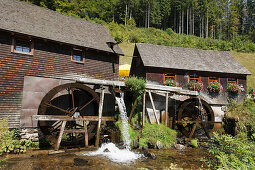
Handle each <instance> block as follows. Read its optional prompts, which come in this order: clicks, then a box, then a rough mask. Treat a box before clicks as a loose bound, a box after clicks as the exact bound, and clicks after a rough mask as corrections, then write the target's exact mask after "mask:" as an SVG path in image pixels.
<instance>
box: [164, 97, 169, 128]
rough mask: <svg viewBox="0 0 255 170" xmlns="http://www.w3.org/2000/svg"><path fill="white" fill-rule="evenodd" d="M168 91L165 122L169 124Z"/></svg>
mask: <svg viewBox="0 0 255 170" xmlns="http://www.w3.org/2000/svg"><path fill="white" fill-rule="evenodd" d="M168 120H169V119H168V92H166V113H165V124H166V126H168Z"/></svg>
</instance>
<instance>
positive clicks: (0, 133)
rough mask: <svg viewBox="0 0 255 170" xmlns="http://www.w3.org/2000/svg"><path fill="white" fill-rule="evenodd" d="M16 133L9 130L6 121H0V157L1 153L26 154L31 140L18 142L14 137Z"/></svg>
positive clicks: (30, 145)
mask: <svg viewBox="0 0 255 170" xmlns="http://www.w3.org/2000/svg"><path fill="white" fill-rule="evenodd" d="M15 133H17V131H15V130H9V128H8V120H7V119H2V121H0V155H1V154H2V153H4V152H5V153H19V152H26V150H27V148H29V147H32V144H33V142H32V141H31V140H25V139H22V140H19V139H17V136H16V135H15Z"/></svg>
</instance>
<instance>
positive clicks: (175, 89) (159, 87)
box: [146, 84, 199, 96]
mask: <svg viewBox="0 0 255 170" xmlns="http://www.w3.org/2000/svg"><path fill="white" fill-rule="evenodd" d="M146 89H148V90H157V91H160V90H161V91H168V92H175V93H178V94H184V95H191V96H198V95H199V93H198V92H197V91H191V90H184V89H182V88H181V87H170V86H163V85H155V84H146Z"/></svg>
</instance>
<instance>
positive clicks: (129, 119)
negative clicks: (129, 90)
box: [128, 98, 138, 123]
mask: <svg viewBox="0 0 255 170" xmlns="http://www.w3.org/2000/svg"><path fill="white" fill-rule="evenodd" d="M137 100H138V98H136V99H135V102H134V105H133V107H132V110H131V112H130V114H129V118H128V123H130V122H131V119H132V116H133V114H134V111H135V108H136V105H137Z"/></svg>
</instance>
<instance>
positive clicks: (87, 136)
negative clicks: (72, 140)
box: [83, 121, 89, 147]
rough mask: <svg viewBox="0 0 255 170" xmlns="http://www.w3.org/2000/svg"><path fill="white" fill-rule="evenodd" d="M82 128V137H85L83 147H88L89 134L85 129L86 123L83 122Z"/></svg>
mask: <svg viewBox="0 0 255 170" xmlns="http://www.w3.org/2000/svg"><path fill="white" fill-rule="evenodd" d="M83 124H84V125H83V126H84V137H85V147H88V146H89V134H88V128H87V121H83Z"/></svg>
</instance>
